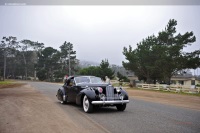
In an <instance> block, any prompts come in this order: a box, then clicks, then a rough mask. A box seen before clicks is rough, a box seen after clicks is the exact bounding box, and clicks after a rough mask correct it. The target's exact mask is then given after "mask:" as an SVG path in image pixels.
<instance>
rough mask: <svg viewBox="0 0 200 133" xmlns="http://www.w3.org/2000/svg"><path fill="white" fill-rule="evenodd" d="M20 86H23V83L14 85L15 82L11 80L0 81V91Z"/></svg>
mask: <svg viewBox="0 0 200 133" xmlns="http://www.w3.org/2000/svg"><path fill="white" fill-rule="evenodd" d="M22 85H24V83H16V82H15V81H12V80H5V81H0V89H3V88H13V87H19V86H22Z"/></svg>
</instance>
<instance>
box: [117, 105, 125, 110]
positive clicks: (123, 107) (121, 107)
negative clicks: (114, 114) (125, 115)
mask: <svg viewBox="0 0 200 133" xmlns="http://www.w3.org/2000/svg"><path fill="white" fill-rule="evenodd" d="M116 107H117V110H118V111H124V110H125V109H126V104H119V105H116Z"/></svg>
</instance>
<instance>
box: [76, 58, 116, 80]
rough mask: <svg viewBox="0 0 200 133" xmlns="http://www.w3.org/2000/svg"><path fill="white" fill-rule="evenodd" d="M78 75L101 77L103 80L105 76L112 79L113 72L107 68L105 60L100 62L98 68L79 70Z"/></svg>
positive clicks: (91, 67) (107, 63)
mask: <svg viewBox="0 0 200 133" xmlns="http://www.w3.org/2000/svg"><path fill="white" fill-rule="evenodd" d="M79 74H80V75H92V76H97V77H101V78H102V79H103V80H105V76H108V77H109V78H111V79H112V78H113V77H114V71H112V69H111V68H110V67H109V62H108V60H106V59H105V60H102V61H101V64H100V66H90V67H87V68H83V69H81V70H80V72H79Z"/></svg>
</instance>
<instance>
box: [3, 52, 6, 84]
mask: <svg viewBox="0 0 200 133" xmlns="http://www.w3.org/2000/svg"><path fill="white" fill-rule="evenodd" d="M5 78H6V52H4V70H3V81H4V80H5Z"/></svg>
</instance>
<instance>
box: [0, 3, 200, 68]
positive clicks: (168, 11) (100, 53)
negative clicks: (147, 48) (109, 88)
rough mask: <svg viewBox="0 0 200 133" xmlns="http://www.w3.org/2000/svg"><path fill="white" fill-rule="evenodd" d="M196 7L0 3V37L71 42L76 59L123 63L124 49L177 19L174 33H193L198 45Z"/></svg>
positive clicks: (47, 42)
mask: <svg viewBox="0 0 200 133" xmlns="http://www.w3.org/2000/svg"><path fill="white" fill-rule="evenodd" d="M199 13H200V6H159V5H158V6H0V38H2V37H3V36H16V37H17V38H18V40H22V39H30V40H32V41H39V42H43V43H44V44H45V46H46V47H48V46H51V47H53V48H56V49H59V46H60V45H62V44H63V43H64V41H67V42H71V43H73V44H74V50H76V52H77V58H78V59H82V60H88V61H95V62H101V60H102V59H105V58H106V59H108V60H109V62H110V64H116V65H122V61H124V60H125V57H124V55H123V54H122V51H123V47H124V46H125V47H127V46H129V45H131V46H132V47H133V48H136V44H137V43H138V42H140V41H141V40H142V39H143V38H146V37H147V36H149V35H152V34H157V33H158V32H159V31H161V30H162V29H164V28H165V26H166V25H167V23H168V21H169V19H175V20H177V21H178V25H177V31H178V32H180V33H182V34H184V33H185V32H187V31H193V32H194V35H195V36H196V38H197V41H196V42H195V43H194V44H193V45H192V46H191V47H188V48H186V49H184V50H185V51H193V50H197V49H200V44H199V43H200V16H199Z"/></svg>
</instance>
